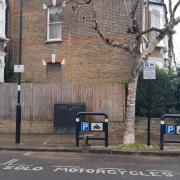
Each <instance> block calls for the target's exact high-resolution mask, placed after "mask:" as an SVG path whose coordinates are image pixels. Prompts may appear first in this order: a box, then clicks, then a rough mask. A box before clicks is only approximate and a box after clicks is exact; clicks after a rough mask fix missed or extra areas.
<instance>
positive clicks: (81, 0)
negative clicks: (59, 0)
mask: <svg viewBox="0 0 180 180" xmlns="http://www.w3.org/2000/svg"><path fill="white" fill-rule="evenodd" d="M91 1H92V0H68V1H65V3H66V4H69V3H75V4H77V5H80V4H89V3H90V2H91Z"/></svg>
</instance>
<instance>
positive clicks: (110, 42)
mask: <svg viewBox="0 0 180 180" xmlns="http://www.w3.org/2000/svg"><path fill="white" fill-rule="evenodd" d="M93 22H94V29H95V30H96V31H97V33H98V34H99V36H100V38H101V39H102V40H103V41H104V42H105V43H106V44H108V45H110V46H112V47H118V48H121V49H124V50H126V51H128V52H129V53H131V54H132V53H133V48H132V47H131V46H130V45H129V44H127V43H125V42H118V41H114V40H111V39H109V38H108V37H106V36H105V35H104V34H103V33H102V32H101V30H100V28H99V26H98V23H97V21H96V20H94V21H93Z"/></svg>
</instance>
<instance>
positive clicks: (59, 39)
mask: <svg viewBox="0 0 180 180" xmlns="http://www.w3.org/2000/svg"><path fill="white" fill-rule="evenodd" d="M57 7H58V8H60V10H61V11H62V7H61V6H51V7H49V8H48V9H47V42H54V41H62V21H60V22H55V23H53V24H60V29H59V30H60V38H58V39H57V38H56V39H50V38H49V36H50V22H49V21H50V20H49V18H50V16H49V11H50V8H57Z"/></svg>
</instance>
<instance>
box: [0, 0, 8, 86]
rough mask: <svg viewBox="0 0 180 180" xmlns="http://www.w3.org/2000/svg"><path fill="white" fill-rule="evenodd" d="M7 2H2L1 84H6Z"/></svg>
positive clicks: (0, 2)
mask: <svg viewBox="0 0 180 180" xmlns="http://www.w3.org/2000/svg"><path fill="white" fill-rule="evenodd" d="M6 8H7V5H6V0H0V83H4V68H5V56H6V53H5V47H6V44H7V42H8V39H7V37H6Z"/></svg>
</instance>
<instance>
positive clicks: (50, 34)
mask: <svg viewBox="0 0 180 180" xmlns="http://www.w3.org/2000/svg"><path fill="white" fill-rule="evenodd" d="M61 12H62V8H61V7H60V6H54V7H50V8H48V20H47V22H48V23H47V40H48V41H62V13H61Z"/></svg>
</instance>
